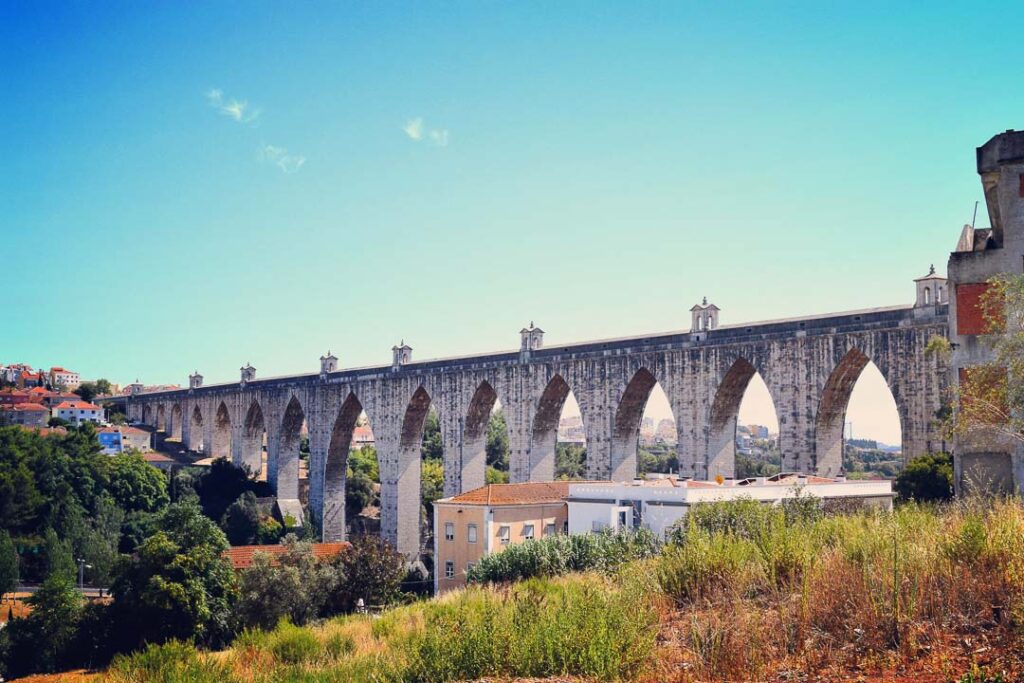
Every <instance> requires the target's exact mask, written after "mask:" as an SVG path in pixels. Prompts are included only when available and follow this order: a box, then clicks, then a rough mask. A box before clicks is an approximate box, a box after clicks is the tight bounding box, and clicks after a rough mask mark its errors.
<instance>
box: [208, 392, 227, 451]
mask: <svg viewBox="0 0 1024 683" xmlns="http://www.w3.org/2000/svg"><path fill="white" fill-rule="evenodd" d="M210 454H211V455H212V456H213V457H215V458H227V459H230V458H231V414H230V413H229V412H228V407H227V405H226V404H225V403H224V401H221V402H220V404H219V405H218V406H217V411H216V413H214V419H213V444H212V449H211V453H210Z"/></svg>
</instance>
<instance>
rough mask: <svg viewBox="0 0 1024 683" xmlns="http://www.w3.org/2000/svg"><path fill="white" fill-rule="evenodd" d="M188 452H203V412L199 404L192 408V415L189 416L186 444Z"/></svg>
mask: <svg viewBox="0 0 1024 683" xmlns="http://www.w3.org/2000/svg"><path fill="white" fill-rule="evenodd" d="M186 445H187V447H188V449H189V450H190V451H196V452H197V453H198V452H200V451H202V450H203V411H202V410H200V409H199V404H198V403H197V404H196V405H194V406H192V414H191V415H190V416H189V429H188V444H186Z"/></svg>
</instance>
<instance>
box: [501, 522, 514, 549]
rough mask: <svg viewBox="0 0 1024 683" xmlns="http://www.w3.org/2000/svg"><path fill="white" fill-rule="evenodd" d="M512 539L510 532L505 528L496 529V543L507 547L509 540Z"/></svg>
mask: <svg viewBox="0 0 1024 683" xmlns="http://www.w3.org/2000/svg"><path fill="white" fill-rule="evenodd" d="M511 537H512V530H511V529H510V528H509V527H507V526H500V527H498V542H499V543H501V544H502V545H508V542H509V539H510V538H511Z"/></svg>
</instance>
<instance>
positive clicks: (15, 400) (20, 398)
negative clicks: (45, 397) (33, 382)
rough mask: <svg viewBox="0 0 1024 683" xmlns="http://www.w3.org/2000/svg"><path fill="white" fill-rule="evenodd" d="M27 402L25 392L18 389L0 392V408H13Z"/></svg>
mask: <svg viewBox="0 0 1024 683" xmlns="http://www.w3.org/2000/svg"><path fill="white" fill-rule="evenodd" d="M28 400H29V396H28V392H27V391H19V390H18V389H12V388H11V387H8V388H6V389H3V390H0V408H3V407H5V406H13V405H17V404H19V403H27V402H28Z"/></svg>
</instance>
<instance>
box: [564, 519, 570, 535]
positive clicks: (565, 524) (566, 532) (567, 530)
mask: <svg viewBox="0 0 1024 683" xmlns="http://www.w3.org/2000/svg"><path fill="white" fill-rule="evenodd" d="M562 533H563V534H568V533H569V520H565V521H564V522H562Z"/></svg>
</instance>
